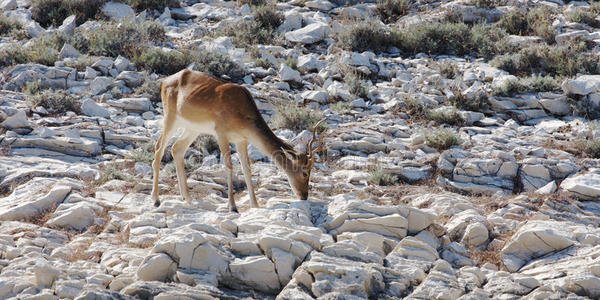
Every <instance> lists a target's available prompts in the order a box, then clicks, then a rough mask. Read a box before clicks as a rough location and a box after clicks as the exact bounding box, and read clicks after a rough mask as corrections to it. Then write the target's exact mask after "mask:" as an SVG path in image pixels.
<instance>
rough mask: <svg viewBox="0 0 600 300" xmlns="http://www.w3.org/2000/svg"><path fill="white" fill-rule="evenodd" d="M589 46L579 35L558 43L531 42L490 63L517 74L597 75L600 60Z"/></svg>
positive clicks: (599, 69)
mask: <svg viewBox="0 0 600 300" xmlns="http://www.w3.org/2000/svg"><path fill="white" fill-rule="evenodd" d="M588 47H589V46H588V44H587V43H586V41H584V40H583V39H580V38H574V39H572V40H571V41H570V42H569V43H567V44H566V45H561V46H548V45H545V44H534V45H531V46H529V47H526V48H523V49H521V50H520V51H518V52H517V53H509V54H504V55H500V56H497V57H496V58H494V59H493V60H492V61H491V62H490V64H491V65H493V66H495V67H497V68H500V69H503V70H506V71H508V72H509V73H511V74H514V75H519V76H527V75H529V74H541V75H551V76H574V75H576V74H578V73H582V74H598V72H600V68H599V65H598V62H599V59H598V57H597V56H596V55H594V54H593V53H591V52H590V51H589V48H588Z"/></svg>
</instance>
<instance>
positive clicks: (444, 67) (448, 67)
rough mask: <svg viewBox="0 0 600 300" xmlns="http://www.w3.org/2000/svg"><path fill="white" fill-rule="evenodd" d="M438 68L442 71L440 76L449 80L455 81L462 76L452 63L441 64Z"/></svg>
mask: <svg viewBox="0 0 600 300" xmlns="http://www.w3.org/2000/svg"><path fill="white" fill-rule="evenodd" d="M438 67H439V69H440V74H441V75H442V76H444V77H445V78H447V79H454V78H455V77H458V76H460V74H459V71H458V68H457V67H456V65H455V64H453V63H451V62H439V63H438Z"/></svg>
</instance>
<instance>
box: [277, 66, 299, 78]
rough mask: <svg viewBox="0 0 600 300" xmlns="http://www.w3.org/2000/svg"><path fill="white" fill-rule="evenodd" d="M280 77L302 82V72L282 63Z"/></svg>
mask: <svg viewBox="0 0 600 300" xmlns="http://www.w3.org/2000/svg"><path fill="white" fill-rule="evenodd" d="M279 78H280V79H281V80H283V81H295V82H302V76H300V72H298V71H296V70H294V69H292V68H290V67H288V66H287V65H286V64H281V66H280V67H279Z"/></svg>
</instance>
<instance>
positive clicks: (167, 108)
mask: <svg viewBox="0 0 600 300" xmlns="http://www.w3.org/2000/svg"><path fill="white" fill-rule="evenodd" d="M160 89H161V91H160V93H161V101H162V105H163V130H162V132H161V134H160V136H159V138H158V140H157V142H156V145H155V148H154V161H153V162H152V168H153V182H152V183H153V184H152V193H151V197H152V200H153V201H154V206H156V207H159V206H160V200H159V195H158V194H159V189H158V181H159V172H160V166H161V160H162V157H163V155H164V151H165V148H166V146H167V144H168V142H169V140H170V139H171V138H172V137H173V136H174V135H175V134H176V133H177V131H178V130H179V129H182V133H181V134H180V135H179V136H178V138H177V139H176V141H175V142H174V144H173V146H172V148H171V153H172V154H173V161H174V163H175V169H176V173H177V182H178V185H179V192H180V194H181V196H182V197H183V199H184V200H185V201H186V202H187V203H191V200H192V199H191V197H190V192H189V188H188V185H187V178H186V175H185V167H184V155H185V152H186V150H187V149H188V148H189V147H190V145H191V144H192V143H193V142H194V141H195V140H196V138H197V137H198V136H199V135H200V134H210V135H213V136H214V137H215V138H216V140H217V144H218V146H219V150H220V151H221V161H222V163H223V164H224V165H225V167H226V173H227V187H228V190H227V196H228V198H229V203H228V207H229V211H231V212H237V211H238V210H237V206H236V204H235V200H234V195H233V165H232V162H231V151H230V143H233V144H235V147H236V150H237V152H238V155H239V161H240V164H241V166H242V171H243V173H244V178H245V181H246V186H247V189H248V193H249V196H250V206H251V207H252V208H257V207H258V203H257V201H256V196H255V194H254V186H253V184H252V173H251V170H250V159H249V158H248V143H251V144H252V145H254V146H255V147H256V148H257V149H258V150H259V151H260V152H262V153H263V154H264V155H266V156H267V157H269V158H270V159H271V160H272V161H274V162H275V164H276V165H277V166H278V167H279V168H280V169H282V170H283V171H284V172H285V174H286V175H287V178H288V182H289V184H290V186H291V188H292V190H293V191H294V193H295V194H296V196H298V198H299V199H300V200H306V199H308V190H309V179H310V173H311V170H312V168H313V166H314V165H315V155H316V154H317V153H319V152H321V151H322V150H323V137H324V136H325V130H326V129H325V130H323V131H322V132H321V133H320V137H319V139H318V143H317V146H316V147H315V148H313V146H314V143H315V141H316V140H317V138H316V135H317V127H319V126H320V125H321V123H322V122H323V121H325V119H322V120H320V121H319V122H317V124H316V125H315V126H313V132H312V134H313V135H312V139H311V140H310V142H309V143H308V144H307V147H306V152H302V151H298V150H295V149H294V147H292V146H291V145H290V144H288V143H286V142H285V141H283V140H281V139H280V138H278V137H277V136H276V135H275V133H273V131H271V129H270V128H269V126H268V125H267V122H266V121H265V120H264V119H263V117H262V115H261V113H260V112H259V110H258V107H257V106H256V103H255V102H254V99H253V97H252V94H251V93H250V91H249V90H248V89H246V88H245V87H243V86H241V85H238V84H235V83H228V82H225V81H224V80H221V79H219V78H217V77H214V76H212V75H209V74H206V73H202V72H198V71H192V70H189V69H183V70H181V71H179V72H177V73H175V74H173V75H170V76H168V77H166V78H164V79H163V80H162V82H161V85H160Z"/></svg>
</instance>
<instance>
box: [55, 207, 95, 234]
mask: <svg viewBox="0 0 600 300" xmlns="http://www.w3.org/2000/svg"><path fill="white" fill-rule="evenodd" d="M95 217H96V213H95V212H94V209H93V208H92V207H91V206H90V205H89V204H88V203H86V202H80V203H76V204H66V203H63V204H61V205H59V206H58V208H57V209H56V211H55V212H54V214H52V218H51V219H50V220H48V222H47V224H48V225H50V226H57V227H62V228H69V229H75V230H83V229H85V228H86V227H88V226H90V225H92V224H93V223H94V218H95Z"/></svg>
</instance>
